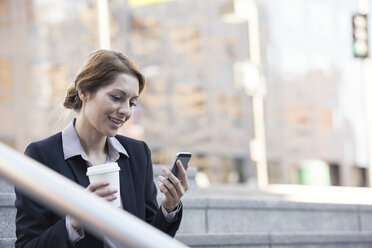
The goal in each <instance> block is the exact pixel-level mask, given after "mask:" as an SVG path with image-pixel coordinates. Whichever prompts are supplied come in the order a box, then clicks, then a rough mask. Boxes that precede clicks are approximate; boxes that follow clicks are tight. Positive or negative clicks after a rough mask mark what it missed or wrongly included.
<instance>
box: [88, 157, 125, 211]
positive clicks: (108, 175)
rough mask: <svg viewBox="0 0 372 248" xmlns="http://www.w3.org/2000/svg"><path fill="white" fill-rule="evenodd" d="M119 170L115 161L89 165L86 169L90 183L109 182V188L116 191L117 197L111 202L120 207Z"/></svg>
mask: <svg viewBox="0 0 372 248" xmlns="http://www.w3.org/2000/svg"><path fill="white" fill-rule="evenodd" d="M119 171H120V167H119V166H118V164H117V163H115V162H114V163H107V164H101V165H95V166H91V167H88V170H87V176H88V177H89V182H90V183H95V182H103V181H107V182H109V183H110V185H109V186H108V187H109V188H111V189H116V190H117V191H118V192H117V193H116V194H115V195H116V196H117V198H116V199H115V200H113V201H112V202H111V203H112V204H113V205H114V206H116V207H120V203H121V199H120V178H119Z"/></svg>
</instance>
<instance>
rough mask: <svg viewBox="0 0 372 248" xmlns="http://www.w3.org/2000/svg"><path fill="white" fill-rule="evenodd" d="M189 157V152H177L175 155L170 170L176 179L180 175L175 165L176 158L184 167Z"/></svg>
mask: <svg viewBox="0 0 372 248" xmlns="http://www.w3.org/2000/svg"><path fill="white" fill-rule="evenodd" d="M190 158H191V153H189V152H179V153H177V155H176V160H174V163H173V166H172V169H171V172H172V174H173V175H175V176H176V177H177V178H178V179H180V175H179V172H178V167H177V165H176V162H177V160H180V161H181V163H182V165H183V168H185V169H186V167H187V164H188V163H189V161H190Z"/></svg>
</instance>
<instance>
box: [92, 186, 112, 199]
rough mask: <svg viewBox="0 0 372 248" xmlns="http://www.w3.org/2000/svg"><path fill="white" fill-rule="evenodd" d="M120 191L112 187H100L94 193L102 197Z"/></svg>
mask: <svg viewBox="0 0 372 248" xmlns="http://www.w3.org/2000/svg"><path fill="white" fill-rule="evenodd" d="M117 192H118V191H117V190H116V189H111V188H100V189H97V190H96V191H95V192H94V194H96V195H98V196H100V197H107V196H110V195H114V194H116V193H117Z"/></svg>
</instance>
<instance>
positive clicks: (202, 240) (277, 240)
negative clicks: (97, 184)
mask: <svg viewBox="0 0 372 248" xmlns="http://www.w3.org/2000/svg"><path fill="white" fill-rule="evenodd" d="M176 239H178V240H179V241H181V242H183V243H184V244H186V245H188V246H190V247H224V248H228V247H231V248H232V247H234V248H235V247H261V248H269V247H270V248H271V247H282V248H284V247H311V248H318V247H319V248H320V247H327V248H331V247H332V248H336V247H337V248H342V247H345V248H346V247H347V248H351V247H353V248H367V247H371V246H372V232H368V233H354V232H346V233H302V234H289V233H285V234H271V235H270V234H260V233H256V234H252V233H249V234H247V233H245V234H200V235H198V234H194V235H185V234H184V235H177V236H176Z"/></svg>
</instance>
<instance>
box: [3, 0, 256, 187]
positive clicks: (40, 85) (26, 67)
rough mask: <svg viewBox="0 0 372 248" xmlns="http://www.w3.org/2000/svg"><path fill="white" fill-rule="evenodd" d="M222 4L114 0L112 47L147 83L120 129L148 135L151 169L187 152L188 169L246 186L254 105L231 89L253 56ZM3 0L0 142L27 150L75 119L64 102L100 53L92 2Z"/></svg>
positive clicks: (140, 135) (111, 15)
mask: <svg viewBox="0 0 372 248" xmlns="http://www.w3.org/2000/svg"><path fill="white" fill-rule="evenodd" d="M133 2H134V1H132V3H133ZM222 2H223V1H212V0H208V1H196V0H191V1H170V2H165V3H162V4H158V5H149V6H143V7H138V8H130V6H129V5H128V4H127V3H126V1H114V0H113V1H109V8H110V32H111V42H112V47H113V48H114V49H118V50H122V51H124V52H125V53H127V54H128V55H129V56H130V57H132V58H134V59H135V60H136V62H137V64H138V65H139V66H140V68H142V69H143V71H144V73H145V74H146V76H147V79H148V84H147V88H146V91H145V92H144V94H143V97H141V98H142V99H141V104H140V106H139V107H138V108H137V110H136V114H135V116H134V117H133V118H132V120H131V122H130V123H128V124H127V125H126V127H125V128H124V129H123V130H121V133H123V134H126V135H129V136H132V137H133V136H134V137H137V138H143V139H145V140H146V141H147V142H148V143H149V145H150V147H151V148H152V151H153V160H154V162H155V163H162V164H169V163H171V162H172V160H173V159H174V156H175V153H176V152H178V151H181V150H183V151H191V152H192V153H193V154H194V156H193V161H192V164H194V165H198V166H199V167H200V171H205V172H206V173H207V174H208V176H209V178H210V179H211V181H214V182H227V181H232V182H238V181H240V182H243V181H246V180H247V178H248V174H249V173H250V172H249V171H247V170H246V168H251V169H253V166H254V164H253V163H252V162H251V161H250V158H249V157H250V155H249V140H250V137H251V136H252V124H251V123H252V120H251V107H250V101H249V97H248V96H246V95H245V94H244V93H242V92H240V91H239V90H237V89H235V88H234V85H233V73H232V64H233V62H234V61H237V60H241V59H242V58H244V57H245V56H246V55H247V50H246V43H247V35H246V33H245V32H244V30H245V29H244V25H235V26H231V25H227V24H225V23H223V22H222V21H221V20H220V17H219V14H218V7H219V6H220V4H221V3H222ZM0 3H1V4H0V20H1V24H2V25H1V26H0V30H1V32H0V35H1V39H0V66H1V74H0V77H1V84H0V87H1V91H0V92H1V94H0V101H1V102H0V113H1V116H2V120H3V121H2V123H1V128H0V140H1V141H3V142H6V143H8V144H10V145H12V146H14V147H16V148H17V149H18V150H20V151H23V150H24V149H25V147H26V145H27V144H28V143H30V142H31V141H34V140H37V139H40V138H43V137H46V136H47V135H50V134H52V133H54V132H56V131H58V130H61V128H63V127H64V125H65V124H66V121H68V120H69V119H70V118H71V117H70V115H69V114H68V112H66V111H64V110H63V108H62V103H63V99H64V94H65V91H66V89H67V88H68V86H69V85H70V84H71V83H72V80H73V78H74V76H75V75H76V73H77V71H78V69H79V67H80V65H81V63H82V62H83V60H84V59H85V57H86V55H87V54H88V53H89V52H90V51H92V50H94V49H97V48H98V34H97V32H98V28H97V14H96V13H97V10H96V1H88V0H87V1H73V0H68V1H63V0H54V1H44V0H34V1H31V0H16V1H10V0H9V1H7V0H1V1H0ZM251 174H252V176H253V177H254V175H255V172H254V169H253V171H252V172H251Z"/></svg>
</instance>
